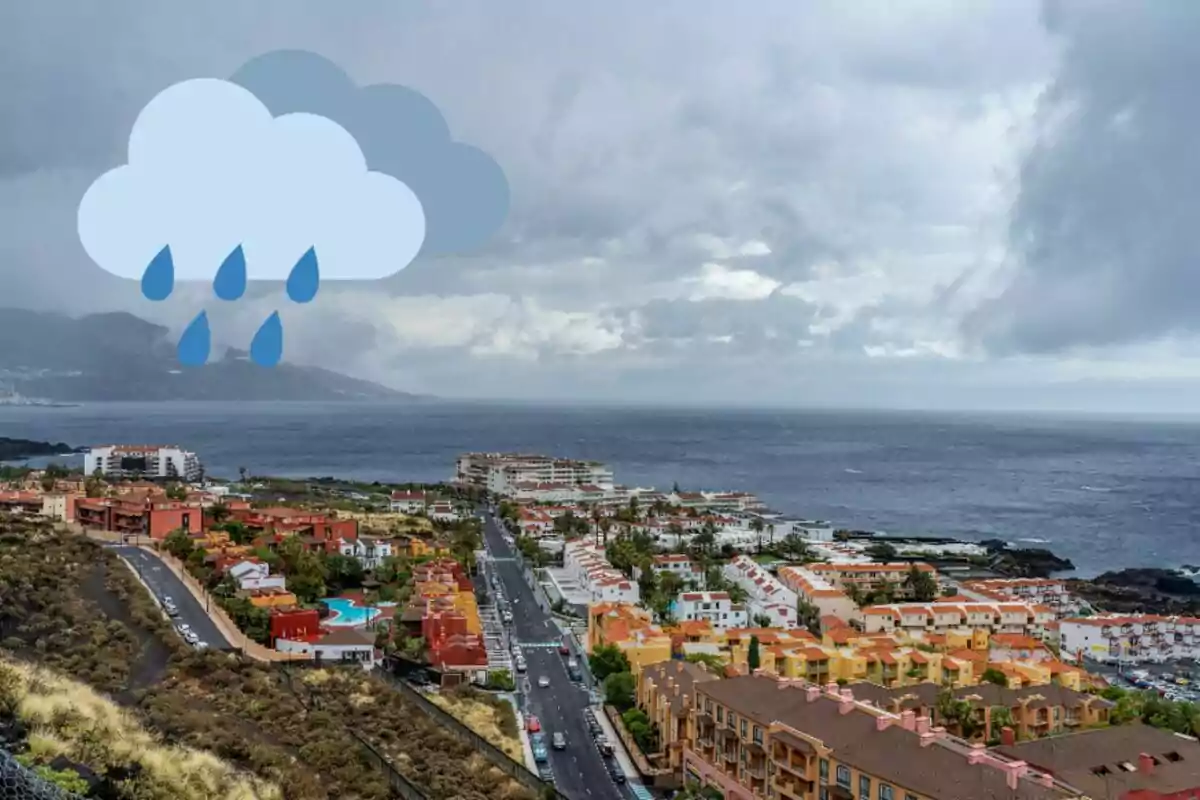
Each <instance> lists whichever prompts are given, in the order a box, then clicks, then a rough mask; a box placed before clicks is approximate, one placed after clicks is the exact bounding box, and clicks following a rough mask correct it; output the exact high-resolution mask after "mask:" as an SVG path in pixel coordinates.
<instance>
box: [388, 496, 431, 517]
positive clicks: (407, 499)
mask: <svg viewBox="0 0 1200 800" xmlns="http://www.w3.org/2000/svg"><path fill="white" fill-rule="evenodd" d="M428 504H429V500H428V498H427V497H426V496H425V493H424V492H392V497H391V503H390V508H391V511H392V513H393V514H421V513H424V511H425V507H426V506H427V505H428Z"/></svg>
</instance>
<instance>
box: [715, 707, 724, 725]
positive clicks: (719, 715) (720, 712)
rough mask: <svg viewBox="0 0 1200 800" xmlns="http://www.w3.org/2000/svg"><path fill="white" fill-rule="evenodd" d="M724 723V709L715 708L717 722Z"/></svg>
mask: <svg viewBox="0 0 1200 800" xmlns="http://www.w3.org/2000/svg"><path fill="white" fill-rule="evenodd" d="M724 721H725V709H723V708H721V707H720V706H717V722H724Z"/></svg>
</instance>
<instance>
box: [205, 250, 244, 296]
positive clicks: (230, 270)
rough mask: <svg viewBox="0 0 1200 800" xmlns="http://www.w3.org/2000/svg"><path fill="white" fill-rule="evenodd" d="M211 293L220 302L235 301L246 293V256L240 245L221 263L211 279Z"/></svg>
mask: <svg viewBox="0 0 1200 800" xmlns="http://www.w3.org/2000/svg"><path fill="white" fill-rule="evenodd" d="M213 291H214V292H216V294H217V297H219V298H221V299H222V300H237V299H238V298H239V297H241V296H242V295H243V294H245V293H246V254H245V253H244V252H242V246H241V245H240V244H239V245H238V246H237V247H235V248H234V249H233V251H232V252H231V253H230V254H229V255H227V256H225V260H224V261H222V262H221V267H220V268H219V269H218V270H217V275H216V277H215V278H213Z"/></svg>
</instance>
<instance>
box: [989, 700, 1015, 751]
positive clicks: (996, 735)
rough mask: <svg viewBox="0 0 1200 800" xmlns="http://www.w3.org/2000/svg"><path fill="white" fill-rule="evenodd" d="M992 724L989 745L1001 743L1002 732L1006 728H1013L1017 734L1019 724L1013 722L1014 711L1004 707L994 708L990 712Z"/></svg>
mask: <svg viewBox="0 0 1200 800" xmlns="http://www.w3.org/2000/svg"><path fill="white" fill-rule="evenodd" d="M989 718H990V722H991V728H992V730H991V737H990V738H989V739H988V742H989V744H999V743H1000V731H1002V730H1003V729H1005V728H1012V730H1013V732H1014V733H1015V732H1016V730H1017V723H1016V721H1014V720H1013V715H1012V711H1011V710H1010V709H1008V708H1006V707H1004V706H992V708H991V710H990V711H989Z"/></svg>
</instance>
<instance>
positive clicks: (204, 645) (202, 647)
mask: <svg viewBox="0 0 1200 800" xmlns="http://www.w3.org/2000/svg"><path fill="white" fill-rule="evenodd" d="M196 649H197V650H207V649H208V642H196Z"/></svg>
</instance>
